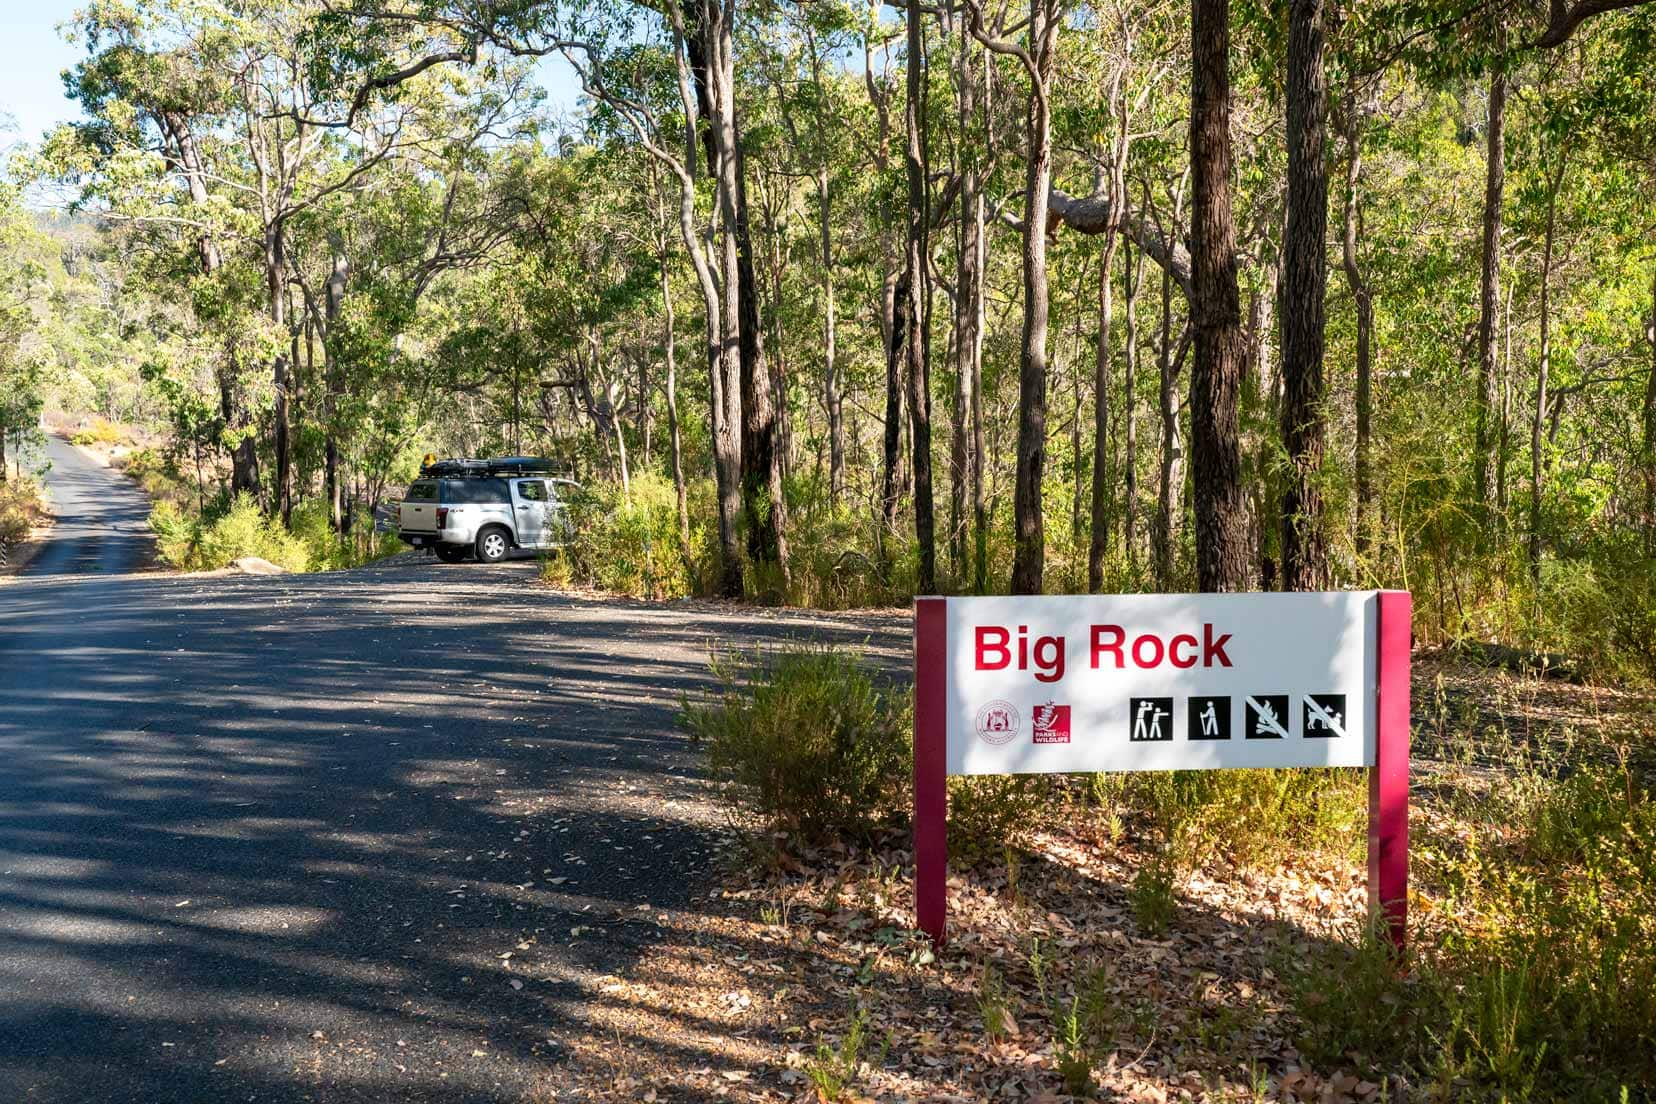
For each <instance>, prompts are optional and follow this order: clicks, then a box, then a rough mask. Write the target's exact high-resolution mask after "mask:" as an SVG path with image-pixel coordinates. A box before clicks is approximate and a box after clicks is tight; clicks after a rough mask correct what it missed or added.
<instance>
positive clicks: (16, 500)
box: [0, 471, 48, 567]
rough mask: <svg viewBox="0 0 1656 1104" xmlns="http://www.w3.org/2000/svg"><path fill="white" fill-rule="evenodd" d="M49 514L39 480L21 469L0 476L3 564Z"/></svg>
mask: <svg viewBox="0 0 1656 1104" xmlns="http://www.w3.org/2000/svg"><path fill="white" fill-rule="evenodd" d="M47 517H48V515H47V512H46V500H45V498H44V497H43V496H42V495H41V488H40V481H39V480H37V479H35V478H34V477H33V476H30V475H25V474H23V473H22V472H21V471H19V472H14V473H12V474H10V475H7V476H5V477H4V478H0V567H4V566H5V565H6V562H7V560H8V559H9V557H10V555H11V550H12V549H13V548H14V547H15V546H16V545H18V544H21V543H22V542H23V541H25V540H27V539H28V536H29V533H30V532H31V531H33V530H34V528H35V527H36V526H38V525H40V524H42V523H43V522H45V521H46V520H47Z"/></svg>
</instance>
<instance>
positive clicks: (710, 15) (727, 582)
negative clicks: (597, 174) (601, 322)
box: [657, 0, 742, 598]
mask: <svg viewBox="0 0 1656 1104" xmlns="http://www.w3.org/2000/svg"><path fill="white" fill-rule="evenodd" d="M682 2H683V6H682V7H681V6H679V5H675V4H668V5H666V11H667V15H668V18H669V20H670V21H671V22H672V25H673V63H674V69H675V73H676V76H677V80H678V91H679V102H680V106H681V108H682V109H683V112H684V120H685V129H684V160H683V161H682V162H679V163H674V162H673V161H671V160H669V159H668V158H666V157H665V156H663V155H664V154H665V151H662V153H661V154H658V155H657V159H658V160H662V161H664V162H666V163H668V164H669V165H670V167H672V168H673V171H674V175H676V176H677V177H678V179H679V236H680V238H681V239H682V240H683V241H684V249H685V252H686V254H687V255H688V256H689V257H690V265H691V268H692V269H693V270H694V271H695V274H696V286H697V287H698V288H699V289H700V291H701V295H702V312H703V316H704V319H705V329H706V339H707V374H708V422H709V428H710V431H711V436H712V442H713V448H712V454H713V455H712V457H711V459H712V467H713V483H714V487H715V492H716V497H717V498H718V510H719V581H718V590H719V593H720V594H721V595H722V596H724V597H726V598H740V597H741V596H742V540H741V531H740V527H741V512H742V487H741V479H742V471H741V468H742V448H741V438H740V436H739V435H738V434H739V426H740V422H741V414H740V407H739V400H738V397H737V394H736V391H737V388H738V385H739V384H738V378H739V376H740V367H739V365H738V363H737V360H738V353H737V347H736V341H735V339H734V335H735V334H736V332H737V327H736V326H735V324H734V323H733V321H732V319H731V316H732V315H733V314H734V311H730V310H727V306H729V305H730V304H731V294H730V293H731V289H732V288H734V287H735V282H734V281H729V282H726V283H725V284H724V285H723V286H721V284H720V278H719V275H717V274H715V267H717V270H718V272H719V273H723V274H728V273H729V272H730V271H731V270H732V269H733V268H734V267H735V265H734V253H735V250H734V244H735V243H734V242H733V241H731V239H730V235H728V234H727V235H725V239H724V241H723V242H722V243H721V245H722V247H723V248H721V250H720V252H719V254H718V257H717V259H716V262H717V263H716V265H715V259H714V258H711V257H709V255H708V252H709V251H708V248H706V247H705V246H704V245H703V242H702V238H701V234H700V232H699V229H698V227H697V225H696V178H697V175H698V174H697V167H696V153H697V142H696V138H697V129H698V128H697V125H696V124H697V120H700V121H701V122H702V123H703V124H704V125H703V126H702V127H701V128H700V131H701V143H702V145H701V148H702V150H703V152H704V153H705V156H706V164H707V171H708V172H709V173H710V174H711V175H712V176H713V178H714V181H715V186H716V187H719V186H722V185H720V181H722V179H723V177H722V176H721V174H720V167H719V164H718V162H719V156H718V142H717V140H716V138H715V131H717V130H718V128H719V126H720V122H719V116H718V114H717V112H716V111H715V107H714V99H715V94H714V90H713V82H714V76H713V73H712V70H713V68H714V66H713V64H712V61H713V55H714V53H715V50H716V43H717V40H718V36H719V24H720V22H721V20H722V15H723V13H722V9H720V7H719V5H718V4H717V3H716V2H713V0H682ZM687 12H693V13H694V15H695V24H694V27H693V28H688V29H687V27H686V25H685V24H686V22H687V20H686V13H687ZM719 210H720V211H722V208H719Z"/></svg>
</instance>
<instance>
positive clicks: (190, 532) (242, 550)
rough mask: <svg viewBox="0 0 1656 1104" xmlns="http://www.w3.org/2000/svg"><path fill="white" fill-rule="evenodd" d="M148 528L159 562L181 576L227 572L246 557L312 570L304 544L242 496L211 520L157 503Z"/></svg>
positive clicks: (296, 569)
mask: <svg viewBox="0 0 1656 1104" xmlns="http://www.w3.org/2000/svg"><path fill="white" fill-rule="evenodd" d="M149 524H150V528H151V529H152V530H153V531H154V532H155V538H156V543H157V545H158V548H159V551H160V554H161V559H162V560H164V561H165V562H166V563H168V564H170V565H171V566H173V567H176V568H178V569H180V570H182V571H211V570H214V569H217V568H221V567H228V566H229V565H230V564H231V563H233V562H234V561H236V560H239V559H241V558H242V557H244V556H257V557H259V558H260V559H265V560H269V561H270V562H271V563H273V564H276V565H277V566H278V567H282V568H285V569H286V570H288V571H304V570H306V569H307V568H308V567H309V566H310V554H309V552H308V551H307V549H306V548H305V545H304V542H303V541H300V540H299V539H297V538H296V537H294V536H293V535H292V534H290V533H288V532H286V531H285V530H283V529H282V527H281V524H280V523H279V522H276V521H272V520H271V519H270V518H268V517H266V516H265V514H264V512H263V511H262V510H260V509H259V504H258V503H257V502H254V501H253V500H252V499H251V498H248V497H247V496H246V495H240V496H237V497H236V498H235V499H234V500H232V501H231V502H230V503H229V505H228V508H226V509H225V510H224V511H223V512H222V513H220V514H218V516H216V517H213V518H211V519H210V520H208V519H203V518H202V517H200V516H196V515H190V514H187V513H185V512H184V511H183V510H180V509H179V508H178V507H177V506H176V505H174V504H173V503H171V502H158V503H156V504H155V507H154V508H153V509H152V510H151V511H150V518H149Z"/></svg>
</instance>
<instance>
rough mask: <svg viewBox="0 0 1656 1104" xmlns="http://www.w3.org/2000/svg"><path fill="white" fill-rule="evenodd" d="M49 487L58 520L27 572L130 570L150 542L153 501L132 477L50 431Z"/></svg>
mask: <svg viewBox="0 0 1656 1104" xmlns="http://www.w3.org/2000/svg"><path fill="white" fill-rule="evenodd" d="M46 459H47V460H49V461H51V467H50V469H49V470H48V471H47V473H46V487H47V490H48V492H49V494H50V497H51V506H52V514H53V516H54V517H55V518H56V519H57V522H56V524H55V525H53V526H52V529H51V534H50V537H49V539H48V540H47V542H46V546H45V547H44V548H42V549H41V550H40V552H39V554H37V555H36V556H35V557H34V559H33V560H31V561H30V563H29V566H28V568H27V570H26V572H25V573H26V574H28V575H86V574H92V573H97V572H102V573H105V574H112V573H116V572H122V571H131V570H132V569H133V568H134V567H136V566H137V565H138V564H139V563H140V562H141V561H142V559H143V557H144V556H145V554H146V552H147V550H148V543H149V526H148V524H147V523H146V519H147V518H148V517H149V502H148V500H147V499H145V497H144V495H143V492H141V491H140V490H138V488H137V487H135V486H134V485H133V484H132V482H131V481H130V480H127V479H123V478H121V477H119V476H117V475H116V474H114V473H113V472H111V471H110V470H109V469H107V468H105V467H103V466H102V465H100V464H98V463H97V462H96V461H94V460H92V459H91V458H89V457H88V456H87V455H86V454H85V453H83V452H81V451H80V450H79V449H77V448H76V447H75V446H74V445H71V444H70V443H69V442H67V441H65V440H63V439H62V438H61V437H56V436H51V435H48V436H47V438H46Z"/></svg>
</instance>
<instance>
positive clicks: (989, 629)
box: [977, 625, 1012, 671]
mask: <svg viewBox="0 0 1656 1104" xmlns="http://www.w3.org/2000/svg"><path fill="white" fill-rule="evenodd" d="M991 634H994V635H993V636H991ZM1011 639H1012V634H1011V633H1009V632H1007V631H1006V630H1005V629H1003V628H1001V627H1000V626H999V625H987V626H985V625H980V626H978V629H977V669H978V670H979V671H999V670H1002V669H1003V668H1005V667H1006V666H1007V664H1009V663H1011V662H1012V650H1011V649H1010V648H1008V647H1007V644H1008V642H1010V641H1011ZM993 653H999V657H998V658H991V655H992V654H993Z"/></svg>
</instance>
